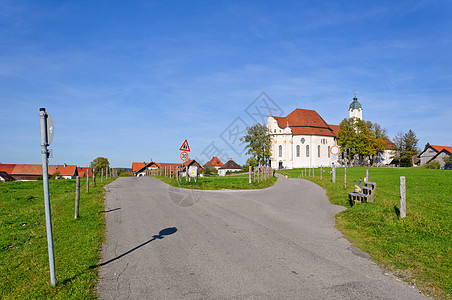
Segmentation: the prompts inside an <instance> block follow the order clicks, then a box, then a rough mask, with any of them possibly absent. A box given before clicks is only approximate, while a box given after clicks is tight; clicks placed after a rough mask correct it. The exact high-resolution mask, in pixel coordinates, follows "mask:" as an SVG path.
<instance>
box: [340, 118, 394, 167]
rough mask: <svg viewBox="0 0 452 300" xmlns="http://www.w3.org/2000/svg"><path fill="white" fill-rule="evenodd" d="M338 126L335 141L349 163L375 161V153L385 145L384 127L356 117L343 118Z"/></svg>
mask: <svg viewBox="0 0 452 300" xmlns="http://www.w3.org/2000/svg"><path fill="white" fill-rule="evenodd" d="M339 126H340V129H339V132H338V137H337V142H338V144H339V146H341V148H342V152H343V153H344V156H345V159H346V161H348V162H349V164H352V163H353V164H356V162H358V164H360V165H363V164H364V161H365V160H366V161H369V162H376V158H377V157H378V156H377V154H379V153H380V152H382V151H383V150H384V149H385V147H386V142H385V139H386V138H387V137H386V130H385V129H384V128H382V127H381V126H380V125H378V124H372V122H364V121H363V120H360V119H357V118H350V119H344V120H342V122H341V123H340V125H339Z"/></svg>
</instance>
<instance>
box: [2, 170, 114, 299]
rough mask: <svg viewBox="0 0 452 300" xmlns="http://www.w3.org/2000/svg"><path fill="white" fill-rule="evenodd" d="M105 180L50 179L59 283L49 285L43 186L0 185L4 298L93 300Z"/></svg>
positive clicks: (102, 232)
mask: <svg viewBox="0 0 452 300" xmlns="http://www.w3.org/2000/svg"><path fill="white" fill-rule="evenodd" d="M111 181H112V179H109V180H108V181H106V180H104V182H103V183H100V178H98V179H97V182H96V183H97V186H96V187H94V188H93V187H92V186H91V187H90V193H89V194H87V193H86V181H85V179H84V178H82V179H81V189H80V190H81V193H80V210H79V218H78V219H77V220H75V219H74V203H75V179H74V180H50V193H51V196H50V200H51V209H52V224H53V236H54V252H55V267H56V272H55V273H56V279H57V283H56V286H55V287H51V285H50V272H49V263H48V252H47V237H46V228H45V217H44V196H43V187H42V181H29V182H3V183H0V278H1V280H0V299H44V298H52V299H93V298H96V294H95V292H94V287H95V283H96V280H97V268H96V264H97V263H98V261H99V258H100V247H101V244H102V241H103V237H104V228H105V223H104V216H103V215H104V212H103V210H104V195H103V185H105V184H106V183H109V182H111Z"/></svg>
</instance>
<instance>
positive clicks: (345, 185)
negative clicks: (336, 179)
mask: <svg viewBox="0 0 452 300" xmlns="http://www.w3.org/2000/svg"><path fill="white" fill-rule="evenodd" d="M346 187H347V167H344V189H345V188H346Z"/></svg>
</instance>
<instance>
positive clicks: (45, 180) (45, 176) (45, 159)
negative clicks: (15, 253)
mask: <svg viewBox="0 0 452 300" xmlns="http://www.w3.org/2000/svg"><path fill="white" fill-rule="evenodd" d="M39 115H40V116H41V155H42V184H43V187H44V208H45V216H46V230H47V249H48V252H49V266H50V284H51V285H52V286H55V282H56V279H55V257H54V255H53V234H52V214H51V211H50V194H49V167H48V164H49V150H47V146H49V145H50V143H52V140H53V121H52V118H51V117H50V115H49V114H48V113H46V109H45V108H40V109H39Z"/></svg>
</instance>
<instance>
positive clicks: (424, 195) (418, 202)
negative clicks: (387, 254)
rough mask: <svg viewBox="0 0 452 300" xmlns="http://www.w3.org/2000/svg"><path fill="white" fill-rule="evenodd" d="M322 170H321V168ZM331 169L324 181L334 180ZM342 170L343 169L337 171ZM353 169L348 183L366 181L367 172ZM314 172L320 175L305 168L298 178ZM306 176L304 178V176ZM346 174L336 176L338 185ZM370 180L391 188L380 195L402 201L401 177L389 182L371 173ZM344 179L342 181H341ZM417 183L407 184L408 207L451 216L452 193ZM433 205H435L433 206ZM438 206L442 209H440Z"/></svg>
mask: <svg viewBox="0 0 452 300" xmlns="http://www.w3.org/2000/svg"><path fill="white" fill-rule="evenodd" d="M319 169H320V168H319ZM330 169H331V168H323V171H324V172H323V180H332V174H331V172H330ZM337 170H341V169H339V168H338V169H337ZM342 170H343V169H342ZM352 170H353V169H350V168H347V171H346V175H347V182H350V183H353V181H354V180H355V179H357V178H358V179H364V178H365V177H366V172H365V171H364V172H356V171H355V172H353V171H352ZM363 170H364V169H363ZM312 172H315V174H316V176H315V177H317V178H318V177H319V176H317V175H318V174H320V173H319V172H318V171H317V170H315V171H314V170H313V171H310V170H309V168H306V170H304V169H303V168H302V169H301V170H300V173H299V174H300V175H297V176H298V178H303V177H312ZM303 175H304V176H303ZM343 176H344V174H343V173H342V174H341V175H336V184H340V183H339V182H338V181H342V180H345V179H344V178H343ZM369 177H370V178H369V180H370V181H374V182H376V183H377V185H379V186H382V185H384V186H386V187H389V188H385V189H381V188H380V189H378V194H379V195H381V196H383V197H385V198H389V199H394V200H395V201H394V203H395V204H398V203H399V200H400V181H399V177H397V180H389V179H383V178H381V177H378V175H375V174H373V173H372V172H369ZM341 178H342V179H341ZM414 184H415V183H413V182H410V181H408V179H407V183H406V187H405V190H406V194H407V205H408V206H419V207H422V208H425V209H428V210H429V211H430V212H434V213H436V214H441V215H447V216H449V215H451V212H450V207H449V206H448V204H450V203H452V193H451V194H445V193H441V192H439V191H436V190H428V189H425V188H421V187H419V185H414ZM423 200H427V201H429V202H428V203H424V202H423ZM433 203H434V204H435V205H433ZM438 204H439V205H440V206H441V207H438Z"/></svg>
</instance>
